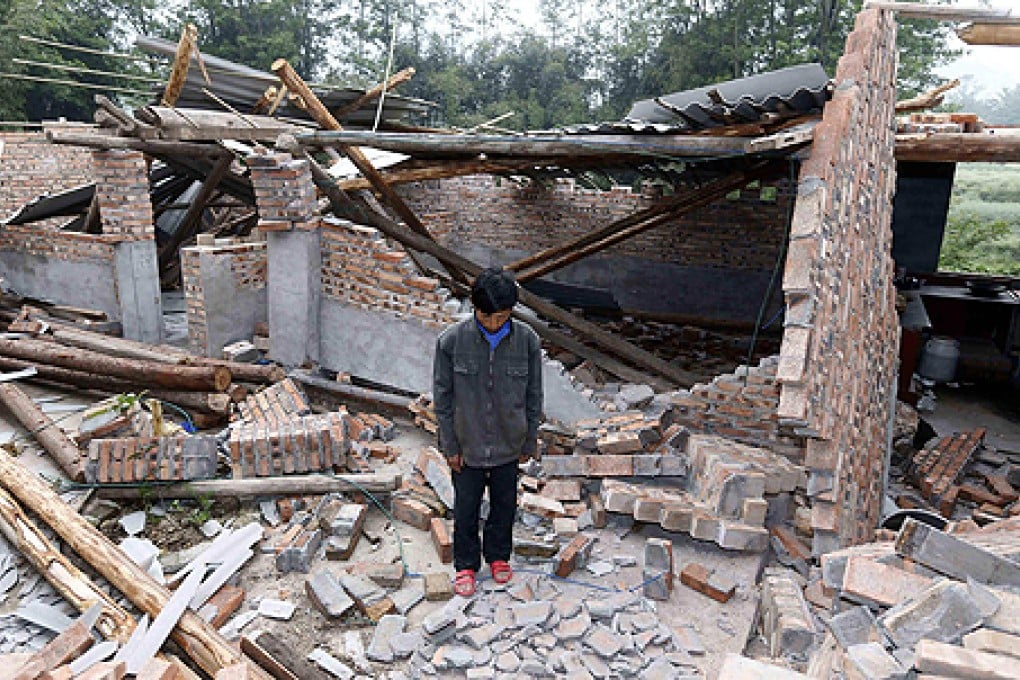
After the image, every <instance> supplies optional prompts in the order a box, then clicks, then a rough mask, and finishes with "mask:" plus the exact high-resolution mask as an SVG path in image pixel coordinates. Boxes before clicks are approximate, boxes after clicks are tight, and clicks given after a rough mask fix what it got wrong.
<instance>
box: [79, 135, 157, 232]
mask: <svg viewBox="0 0 1020 680" xmlns="http://www.w3.org/2000/svg"><path fill="white" fill-rule="evenodd" d="M92 162H93V172H94V174H95V181H96V191H97V193H98V196H99V217H100V219H101V220H102V223H103V233H104V234H109V235H111V236H118V237H120V238H121V240H124V241H133V240H143V239H150V238H155V227H154V226H153V222H152V201H151V200H150V199H149V169H148V166H147V165H146V163H145V157H144V156H143V155H142V153H141V152H139V151H126V150H123V149H110V150H104V151H93V152H92Z"/></svg>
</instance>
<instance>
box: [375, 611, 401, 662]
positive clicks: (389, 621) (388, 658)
mask: <svg viewBox="0 0 1020 680" xmlns="http://www.w3.org/2000/svg"><path fill="white" fill-rule="evenodd" d="M406 625H407V618H406V617H404V616H401V615H399V614H387V615H386V616H384V617H382V618H381V619H379V622H378V623H377V624H376V625H375V633H374V634H373V635H372V641H371V642H370V643H369V645H368V649H367V650H366V651H365V656H366V657H367V658H368V659H370V660H371V661H378V662H381V663H390V662H392V661H393V658H394V657H393V648H392V647H391V646H390V640H391V639H392V638H393V637H394V636H396V635H399V634H401V633H403V632H404V627H405V626H406Z"/></svg>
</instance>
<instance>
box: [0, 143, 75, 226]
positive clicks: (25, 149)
mask: <svg viewBox="0 0 1020 680" xmlns="http://www.w3.org/2000/svg"><path fill="white" fill-rule="evenodd" d="M69 128H70V129H73V130H76V131H80V130H81V128H82V125H81V124H78V123H67V124H61V123H44V124H43V129H44V131H51V130H60V129H69ZM90 182H92V159H91V156H90V154H89V151H88V150H87V149H84V148H81V147H75V146H57V145H54V144H50V143H49V142H48V141H46V136H45V134H42V133H38V132H2V133H0V221H2V220H4V219H6V218H7V217H8V216H9V215H11V214H12V213H14V212H17V210H18V209H20V208H21V207H22V206H23V205H25V204H26V203H28V202H29V201H31V200H32V199H34V198H36V197H37V196H39V194H40V193H42V192H49V193H58V192H60V191H65V190H67V189H71V188H73V187H76V186H81V185H83V184H89V183H90ZM63 221H66V218H57V219H54V220H46V221H44V222H36V223H34V227H35V228H46V227H55V226H57V225H58V224H60V223H61V222H63Z"/></svg>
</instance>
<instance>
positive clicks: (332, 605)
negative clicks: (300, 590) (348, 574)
mask: <svg viewBox="0 0 1020 680" xmlns="http://www.w3.org/2000/svg"><path fill="white" fill-rule="evenodd" d="M305 592H306V593H307V594H308V599H309V600H311V602H312V604H313V605H315V608H316V609H318V610H319V611H321V612H322V613H323V614H325V615H326V616H328V617H330V618H339V617H341V616H343V615H344V614H346V613H347V612H348V611H350V609H351V608H352V607H354V600H352V599H351V598H350V596H349V595H348V594H347V593H346V592H345V591H344V589H343V587H342V586H341V585H340V581H338V580H337V578H336V577H335V576H334V575H333V574H331V573H329V572H328V571H317V572H315V573H314V574H312V575H311V576H310V577H309V578H308V579H307V580H305Z"/></svg>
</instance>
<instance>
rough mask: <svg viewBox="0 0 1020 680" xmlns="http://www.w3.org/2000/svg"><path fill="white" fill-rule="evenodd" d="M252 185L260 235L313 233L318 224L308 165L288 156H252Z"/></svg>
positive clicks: (249, 165) (250, 165) (313, 188)
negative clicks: (292, 232)
mask: <svg viewBox="0 0 1020 680" xmlns="http://www.w3.org/2000/svg"><path fill="white" fill-rule="evenodd" d="M248 167H250V168H251V183H252V187H254V189H255V200H256V202H257V204H258V209H259V223H258V227H259V229H261V230H262V231H288V230H290V229H315V228H316V227H317V226H318V220H316V219H315V218H314V217H313V215H314V214H315V210H316V208H317V205H316V200H315V184H314V183H313V182H312V173H311V170H310V169H309V166H308V161H304V160H293V159H292V158H291V157H290V156H289V155H287V154H252V155H250V156H249V157H248Z"/></svg>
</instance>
